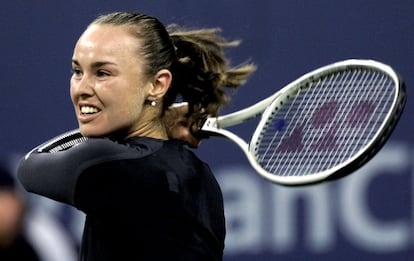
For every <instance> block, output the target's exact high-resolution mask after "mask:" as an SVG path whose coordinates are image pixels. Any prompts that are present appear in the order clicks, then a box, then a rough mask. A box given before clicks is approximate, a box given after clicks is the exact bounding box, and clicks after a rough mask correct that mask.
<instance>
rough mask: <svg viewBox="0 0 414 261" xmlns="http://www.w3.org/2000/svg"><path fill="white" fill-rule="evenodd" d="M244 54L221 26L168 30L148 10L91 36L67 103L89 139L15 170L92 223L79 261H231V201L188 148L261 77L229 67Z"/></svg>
mask: <svg viewBox="0 0 414 261" xmlns="http://www.w3.org/2000/svg"><path fill="white" fill-rule="evenodd" d="M237 45H238V42H234V41H227V40H226V39H225V38H223V37H222V36H221V35H220V33H219V30H217V29H200V30H184V29H180V28H178V27H174V28H173V27H169V28H168V30H167V29H166V28H165V27H164V26H163V25H162V24H161V23H160V22H159V21H158V20H157V19H156V18H154V17H150V16H147V15H145V14H139V13H126V12H117V13H111V14H107V15H103V16H100V17H98V18H97V19H96V20H94V21H93V22H92V23H91V24H90V25H89V26H88V27H87V29H86V30H85V31H84V32H83V34H82V35H81V37H80V38H79V40H78V41H77V43H76V46H75V48H74V52H73V58H72V72H73V73H72V77H71V81H70V85H71V88H70V95H71V99H72V101H73V105H74V108H75V113H76V116H77V119H78V123H79V130H80V132H81V134H82V135H83V136H85V137H88V139H87V141H86V142H84V143H81V144H78V145H76V146H73V147H72V148H69V149H66V150H64V151H60V152H56V153H52V152H40V151H39V150H33V151H32V152H31V153H29V154H28V155H27V156H26V157H25V158H24V159H22V161H21V163H20V165H19V170H18V176H19V179H20V181H21V182H22V184H23V185H24V187H25V188H26V189H27V190H28V191H30V192H33V193H36V194H40V195H42V196H45V197H48V198H51V199H53V200H57V201H60V202H64V203H67V204H70V205H72V206H74V207H76V208H77V209H79V210H81V211H83V212H84V213H85V214H86V223H85V228H84V234H83V239H82V244H81V251H80V252H81V253H80V260H85V261H91V260H99V261H105V260H192V261H193V260H198V261H200V260H221V259H222V256H223V249H224V238H225V219H224V214H223V198H222V194H221V191H220V188H219V185H218V183H217V181H216V179H215V177H214V176H213V174H212V173H211V171H210V169H209V167H208V165H207V164H205V163H204V162H202V161H201V160H200V159H198V158H197V157H196V156H195V154H194V153H193V152H192V151H191V150H189V149H188V148H187V146H186V144H187V145H190V146H191V147H197V146H198V144H199V141H200V139H201V138H200V137H197V136H194V135H193V134H192V133H193V130H194V129H195V128H197V124H198V121H199V119H200V118H202V117H204V116H206V115H213V116H214V115H217V114H218V112H219V109H220V108H221V107H222V106H223V105H225V104H226V103H227V102H228V101H229V97H228V95H227V94H226V93H225V88H227V87H228V88H237V87H239V86H241V85H242V84H244V83H245V81H246V80H247V78H248V77H249V76H250V75H251V73H252V72H253V71H254V70H255V66H254V65H252V64H249V63H246V64H244V65H242V66H238V67H231V66H230V65H229V61H228V59H227V58H226V56H225V54H224V50H225V49H226V48H228V47H234V46H237ZM177 101H185V102H187V104H188V106H187V105H186V106H185V107H171V106H170V105H171V104H173V103H174V102H177Z"/></svg>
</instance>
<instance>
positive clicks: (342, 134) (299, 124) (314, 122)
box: [273, 101, 375, 152]
mask: <svg viewBox="0 0 414 261" xmlns="http://www.w3.org/2000/svg"><path fill="white" fill-rule="evenodd" d="M343 107H344V108H345V107H347V106H343ZM374 109H375V106H374V104H373V103H372V102H370V101H361V102H358V103H356V104H355V105H353V106H352V107H351V108H350V110H348V111H347V112H342V111H341V104H340V103H338V102H336V101H329V102H325V103H324V104H322V105H321V106H318V107H317V108H316V109H315V110H314V111H313V113H312V115H311V116H310V117H308V118H307V119H306V118H305V119H301V118H299V119H298V120H295V121H294V122H291V123H290V125H292V124H294V126H295V127H294V128H293V130H291V131H290V135H289V136H287V137H284V138H283V139H282V140H281V141H280V143H279V146H278V148H277V150H276V151H279V152H300V151H302V150H303V149H304V148H311V149H312V151H329V150H335V149H337V148H338V146H340V144H339V141H340V140H343V139H349V138H352V137H353V135H355V133H356V132H357V131H358V129H362V128H363V127H364V126H366V125H367V124H368V123H369V120H370V119H371V118H372V117H371V116H372V115H373V113H374ZM273 125H274V126H273V127H274V129H275V130H276V131H282V130H283V129H288V128H289V125H288V124H287V120H286V119H278V120H276V121H274V124H273ZM305 137H306V139H305Z"/></svg>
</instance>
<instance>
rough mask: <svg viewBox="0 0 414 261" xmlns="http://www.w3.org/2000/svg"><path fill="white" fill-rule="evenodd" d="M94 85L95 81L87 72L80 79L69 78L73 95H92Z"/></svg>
mask: <svg viewBox="0 0 414 261" xmlns="http://www.w3.org/2000/svg"><path fill="white" fill-rule="evenodd" d="M94 87H95V81H94V79H93V77H90V76H89V75H88V74H84V75H83V76H82V78H80V79H73V78H72V79H71V92H72V94H73V95H75V96H79V97H82V96H92V95H93V94H94Z"/></svg>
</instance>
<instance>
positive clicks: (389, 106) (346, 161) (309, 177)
mask: <svg viewBox="0 0 414 261" xmlns="http://www.w3.org/2000/svg"><path fill="white" fill-rule="evenodd" d="M405 101H406V95H405V87H404V82H403V81H402V79H401V78H400V77H399V75H398V74H397V73H396V72H395V71H394V70H393V69H392V68H391V67H389V66H388V65H385V64H382V63H380V62H377V61H373V60H354V59H353V60H346V61H341V62H337V63H334V64H331V65H327V66H324V67H321V68H319V69H317V70H315V71H312V72H310V73H308V74H305V75H304V76H302V77H300V78H299V79H297V80H296V81H294V82H292V83H291V84H289V85H287V86H286V87H284V88H283V89H282V90H281V91H280V94H279V95H278V96H277V97H276V98H275V99H274V100H273V102H272V103H271V104H270V105H269V106H268V107H267V108H266V110H265V111H264V113H263V115H262V118H261V121H260V123H259V125H258V126H257V128H256V131H255V132H254V134H253V136H252V139H251V140H250V143H249V151H248V154H249V155H248V158H249V160H250V163H251V164H252V166H253V167H254V168H255V169H256V170H257V172H258V173H259V174H260V175H261V176H262V177H264V178H265V179H267V180H270V181H271V182H274V183H278V184H282V185H291V186H294V185H306V184H313V183H318V182H322V181H326V180H332V179H337V178H340V177H343V176H345V175H348V174H350V173H352V172H353V171H355V170H356V169H358V168H359V167H361V166H362V165H363V164H365V163H366V162H367V161H369V160H370V159H371V158H372V157H373V156H374V155H375V154H376V153H377V152H378V151H379V150H380V148H381V147H382V146H383V145H384V144H385V142H386V141H387V140H388V138H389V137H390V135H391V133H392V131H393V129H394V127H395V126H396V124H397V122H398V120H399V118H400V116H401V113H402V111H403V109H404V106H405Z"/></svg>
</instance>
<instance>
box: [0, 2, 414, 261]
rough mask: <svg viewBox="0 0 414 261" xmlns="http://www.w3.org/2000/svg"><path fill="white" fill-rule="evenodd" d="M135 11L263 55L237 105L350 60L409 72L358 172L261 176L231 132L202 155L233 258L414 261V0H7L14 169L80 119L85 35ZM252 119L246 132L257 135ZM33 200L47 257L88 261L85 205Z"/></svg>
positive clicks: (3, 141)
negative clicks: (220, 197) (386, 136)
mask: <svg viewBox="0 0 414 261" xmlns="http://www.w3.org/2000/svg"><path fill="white" fill-rule="evenodd" d="M121 10H126V11H138V12H144V13H146V14H149V15H153V16H156V17H158V18H159V19H160V20H161V21H162V22H163V23H164V24H170V23H177V24H180V25H184V26H188V27H220V28H221V29H222V30H223V34H224V35H225V36H226V37H227V38H229V39H242V41H243V42H242V44H241V46H240V47H238V48H236V49H233V50H231V51H230V52H229V53H228V55H229V56H230V57H231V60H232V63H233V65H237V64H239V63H242V62H244V61H246V60H250V61H252V62H254V63H255V64H257V66H258V71H257V72H256V73H255V74H254V76H253V77H252V78H251V79H250V80H249V82H248V83H247V84H246V85H245V86H243V87H242V88H241V89H240V90H239V91H238V92H237V93H236V94H235V95H234V96H233V100H232V104H231V105H229V106H228V107H227V108H226V109H225V110H224V111H223V113H226V112H231V111H235V110H238V109H240V108H243V107H245V106H247V105H250V104H253V103H255V102H256V101H259V100H260V99H262V98H264V97H266V96H267V95H269V94H272V93H274V92H275V91H277V90H278V89H280V88H281V87H283V86H284V85H286V84H288V83H289V82H291V81H293V80H295V79H296V78H298V77H299V76H301V75H302V74H304V73H307V72H309V71H311V70H313V69H316V68H317V67H320V66H323V65H326V64H329V63H332V62H335V61H339V60H344V59H349V58H361V59H375V60H378V61H381V62H383V63H386V64H389V65H390V66H392V67H393V68H394V69H395V70H396V71H398V72H399V73H400V74H401V76H402V77H403V79H404V80H405V82H406V88H407V93H408V102H407V105H406V109H405V112H404V113H403V115H402V118H401V120H400V122H399V125H398V126H397V128H396V130H395V132H394V133H393V135H392V137H391V139H390V140H389V142H388V143H387V144H386V146H385V147H384V148H383V149H382V150H381V152H380V153H379V154H378V155H377V156H376V157H374V158H373V159H372V160H371V161H370V162H369V163H368V164H367V165H365V166H364V167H362V168H361V169H360V170H358V171H357V172H355V173H354V174H352V175H350V176H348V177H346V178H344V179H341V180H337V181H334V182H330V183H326V184H320V185H315V186H309V187H299V188H297V187H295V188H286V187H281V186H278V185H274V184H270V183H269V182H267V181H265V180H263V179H262V178H261V177H259V176H258V175H257V174H256V173H255V172H254V171H253V170H252V168H251V167H250V166H249V164H248V163H247V160H246V159H245V156H244V154H242V152H241V151H240V150H239V148H238V147H237V146H236V145H234V144H233V143H231V142H229V141H227V140H224V139H210V140H207V141H205V142H204V143H203V145H202V146H201V148H199V149H197V150H196V153H197V154H198V155H199V156H200V157H201V158H202V159H203V160H204V161H206V162H208V163H209V164H210V166H211V167H212V169H213V171H214V172H215V173H216V176H217V178H218V180H219V182H220V185H221V187H222V190H223V193H224V196H225V211H226V218H227V239H226V249H225V258H224V260H225V261H233V260H237V261H251V260H261V261H266V260H307V261H312V260H376V261H378V260H380V261H381V260H393V261H398V260H412V258H413V255H414V237H413V235H414V205H413V191H414V182H413V162H414V161H413V159H414V158H413V155H414V154H413V146H414V144H413V140H412V135H413V126H414V125H413V123H412V119H411V117H412V114H413V112H414V103H413V101H412V99H411V92H412V91H411V90H412V86H413V84H414V73H413V67H414V63H413V61H414V1H413V0H394V1H387V0H364V1H362V0H347V1H332V0H313V1H306V0H289V1H278V0H276V1H264V0H263V1H260V0H254V1H253V0H245V1H240V0H221V1H218V0H197V1H193V0H157V1H150V0H148V1H145V0H141V1H136V0H124V1H108V0H87V1H58V0H42V1H40V0H38V1H36V0H32V1H25V0H3V1H2V3H1V8H0V35H1V38H0V52H1V57H2V62H1V63H2V66H1V70H0V81H1V82H0V84H1V92H0V93H1V99H2V101H1V102H0V117H1V119H2V120H1V122H2V123H1V128H0V149H1V151H0V155H1V156H2V158H3V159H5V160H6V162H7V164H8V168H9V169H10V170H11V171H12V172H13V171H14V169H15V166H16V164H17V162H18V160H19V159H20V158H21V157H22V156H23V155H24V154H25V153H26V152H28V151H29V150H30V149H31V148H33V147H34V146H36V145H37V144H39V143H41V142H43V141H45V140H47V139H49V138H51V137H52V136H55V135H57V134H59V133H61V132H64V131H67V130H69V129H73V128H76V127H77V123H76V119H75V116H74V113H73V111H72V105H71V102H70V98H69V77H70V61H71V55H72V51H73V47H74V44H75V42H76V40H77V39H78V37H79V35H80V33H81V32H82V31H83V30H84V29H85V27H86V25H87V24H89V22H90V21H91V20H92V19H93V18H95V17H96V16H97V15H98V14H101V13H106V12H110V11H121ZM252 128H254V126H253V125H252V124H246V125H245V126H239V127H237V131H238V132H239V133H241V134H242V136H243V137H244V138H245V139H247V140H248V139H250V135H251V133H252V131H253V130H254V129H252ZM23 193H24V192H23ZM25 197H26V198H27V202H28V205H29V211H28V215H29V218H28V220H29V222H27V223H28V224H27V225H26V226H27V227H28V233H29V234H30V235H31V238H32V239H33V238H34V241H35V242H37V245H36V246H35V247H36V248H37V249H39V252H41V255H42V256H43V258H44V259H43V260H53V261H61V260H68V261H71V260H73V261H74V260H75V258H74V256H76V248H77V245H78V243H79V240H80V235H81V229H82V226H83V215H82V214H81V213H79V212H77V211H76V210H74V209H72V208H71V207H67V206H64V205H61V204H58V203H56V202H54V201H50V200H48V199H44V198H40V197H37V196H35V195H25ZM36 238H37V239H36ZM52 252H53V253H52ZM57 256H58V257H59V258H56V257H57Z"/></svg>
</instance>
